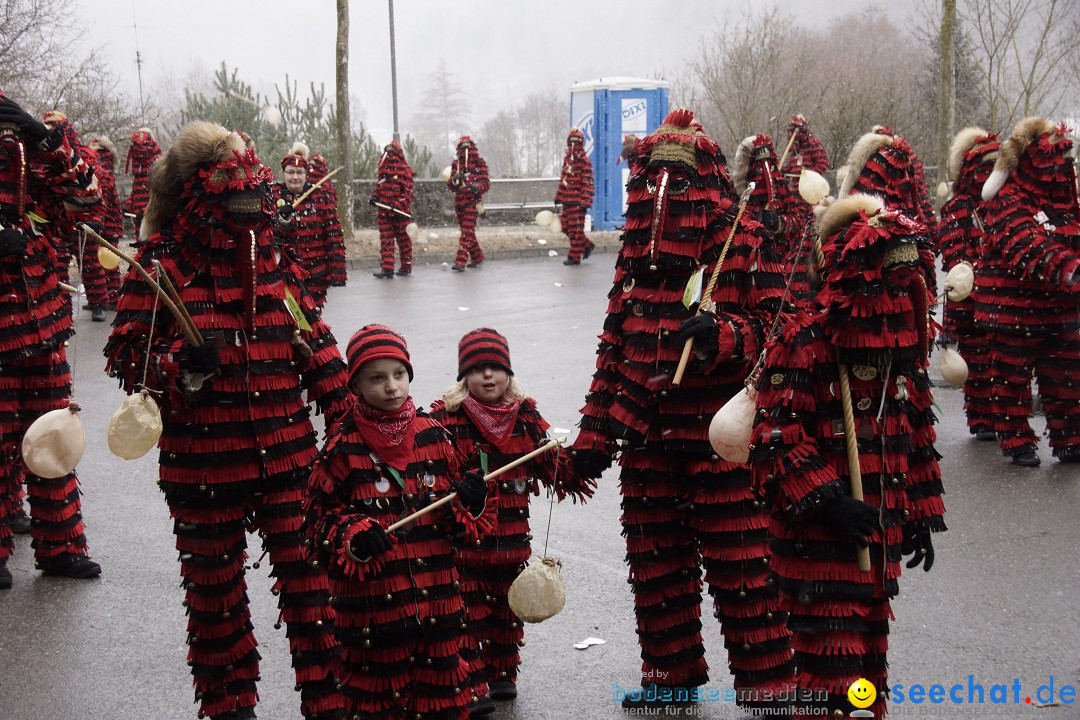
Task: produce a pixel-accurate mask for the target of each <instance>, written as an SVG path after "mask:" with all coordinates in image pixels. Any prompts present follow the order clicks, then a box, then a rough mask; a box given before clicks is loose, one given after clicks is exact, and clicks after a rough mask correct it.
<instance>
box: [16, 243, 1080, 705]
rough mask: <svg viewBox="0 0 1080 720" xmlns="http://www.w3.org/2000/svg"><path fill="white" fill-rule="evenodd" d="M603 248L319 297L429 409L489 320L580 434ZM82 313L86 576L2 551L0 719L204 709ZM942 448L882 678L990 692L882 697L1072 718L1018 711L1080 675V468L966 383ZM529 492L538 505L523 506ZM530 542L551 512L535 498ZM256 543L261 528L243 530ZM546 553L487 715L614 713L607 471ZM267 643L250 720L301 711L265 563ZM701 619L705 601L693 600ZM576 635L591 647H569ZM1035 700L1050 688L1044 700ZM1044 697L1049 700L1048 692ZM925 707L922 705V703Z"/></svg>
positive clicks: (259, 574) (160, 541)
mask: <svg viewBox="0 0 1080 720" xmlns="http://www.w3.org/2000/svg"><path fill="white" fill-rule="evenodd" d="M612 258H613V256H612V255H598V256H594V258H593V259H592V260H591V261H590V263H587V264H585V265H584V266H582V267H579V268H567V267H564V266H563V265H562V264H561V263H560V262H559V261H560V260H561V258H551V259H548V258H540V259H528V260H502V261H500V260H494V261H491V262H489V263H488V267H485V268H484V269H483V270H479V271H474V270H470V271H468V272H466V273H464V274H460V275H459V274H456V273H450V272H446V271H445V270H443V269H441V268H440V267H439V266H431V267H418V268H417V269H416V270H415V272H414V274H413V276H412V277H410V278H395V279H393V280H383V281H378V280H375V279H373V278H371V277H370V275H368V274H367V273H366V272H365V271H363V270H361V269H357V270H354V271H353V276H352V278H351V285H350V287H348V288H345V289H339V290H333V291H331V295H330V301H329V306H328V309H327V319H328V320H329V322H330V323H331V325H332V326H333V327H334V328H335V330H336V331H337V334H338V340H339V341H341V342H342V344H344V343H345V342H346V341H347V340H348V337H349V335H350V334H351V333H352V332H353V331H354V330H356V329H357V328H358V327H359V326H361V325H362V324H365V323H369V322H380V323H386V324H389V325H391V326H392V327H395V328H398V329H400V330H402V331H403V332H404V333H405V335H406V336H407V338H408V340H409V343H410V347H411V350H412V356H413V362H414V365H415V368H416V375H417V376H416V380H415V381H414V383H413V386H412V389H413V395H414V397H415V398H416V399H417V401H418V402H422V403H425V404H426V403H428V402H430V401H431V400H432V399H434V398H436V397H437V396H439V395H440V394H441V393H442V391H443V390H444V389H445V388H446V387H448V386H449V385H450V384H451V383H452V382H453V380H454V377H455V374H456V363H457V351H456V348H457V340H458V339H459V338H460V337H461V335H462V334H463V333H464V332H465V331H467V330H470V329H472V328H474V327H477V326H481V325H490V326H493V327H495V328H497V329H499V330H500V331H501V332H503V333H504V334H505V335H506V336H507V337H508V339H509V341H510V347H511V351H512V357H513V363H514V369H515V372H516V375H517V377H518V378H519V379H520V380H521V381H522V383H523V384H524V386H525V388H526V390H527V391H528V392H529V394H531V395H532V396H533V397H536V398H537V399H538V401H539V405H540V409H541V411H542V413H543V414H544V415H545V417H546V418H547V419H548V420H549V421H550V422H551V424H552V425H553V426H554V427H555V428H563V429H572V428H574V423H575V422H576V420H577V411H578V408H579V407H580V406H581V404H582V400H583V398H584V395H585V390H586V388H587V386H588V380H589V376H590V374H591V369H592V366H593V359H594V353H595V347H596V345H595V336H596V334H597V333H598V332H599V330H600V327H601V324H602V315H603V310H604V307H605V303H606V298H605V293H606V291H607V287H608V284H609V282H610V278H611V264H612ZM87 315H88V314H86V313H84V315H83V317H82V319H81V322H80V326H79V338H78V341H77V354H75V358H74V359H75V362H76V377H77V383H78V385H77V388H76V397H77V398H78V400H79V401H80V402H82V403H83V405H84V407H85V408H86V410H85V412H84V413H83V418H84V422H85V424H86V432H87V438H88V448H87V452H86V456H85V458H84V460H83V462H82V464H81V465H80V467H79V471H80V476H81V478H82V484H83V490H84V492H85V497H84V511H85V517H86V519H87V524H88V537H89V541H90V544H91V550H92V552H93V555H94V558H95V559H96V560H98V561H100V562H101V564H102V566H103V568H104V572H103V574H102V577H101V578H100V579H99V580H96V581H86V582H83V581H72V580H62V579H53V578H44V577H41V576H40V575H39V574H38V573H37V572H36V571H35V570H34V569H33V559H32V557H31V555H30V551H29V542H28V538H25V537H20V538H18V541H17V542H18V548H17V550H16V554H15V556H14V557H13V558H12V560H11V562H10V567H11V570H12V571H13V574H14V576H15V586H14V588H13V589H12V590H10V591H7V592H4V593H2V594H0V720H45V719H46V718H48V719H49V720H52V719H53V718H65V719H70V720H149V719H154V720H157V719H159V718H164V719H169V720H171V719H173V718H177V719H186V718H194V717H195V707H194V705H193V704H192V697H193V693H192V690H191V686H190V678H189V675H188V668H187V667H186V665H185V658H186V647H185V645H184V638H185V620H186V618H185V617H184V615H183V608H182V607H181V605H180V602H181V599H182V593H181V590H180V589H179V564H178V562H177V561H176V551H175V549H174V547H173V537H172V534H171V525H170V523H169V521H168V518H167V512H166V507H165V503H164V500H163V498H162V497H161V495H160V493H159V492H158V490H157V487H156V485H155V479H156V477H157V474H156V454H155V453H151V454H150V455H149V456H147V457H145V458H142V459H141V460H137V461H132V462H125V461H122V460H119V459H117V458H115V457H113V456H112V455H111V454H110V453H109V451H108V449H107V445H106V441H105V427H106V425H107V422H108V419H109V417H110V415H111V414H112V412H113V410H114V409H115V408H116V407H117V406H118V405H119V403H120V402H121V400H122V395H121V393H120V391H119V390H118V389H117V387H116V386H115V384H114V383H113V382H112V381H111V380H110V379H108V378H106V377H105V375H104V374H103V372H102V368H103V364H104V360H103V358H102V356H101V350H100V349H101V347H102V345H103V343H104V340H105V336H106V334H107V331H108V328H107V326H106V325H103V324H93V323H90V322H89V318H88V317H87ZM937 399H938V403H939V404H940V406H941V408H942V414H943V419H942V422H941V425H940V426H939V432H940V435H941V440H940V444H939V449H940V451H941V452H942V453H943V454H944V456H945V458H944V460H943V469H944V472H945V482H946V489H947V492H948V495H947V498H946V503H947V508H948V515H947V520H948V524H949V527H950V531H949V532H948V533H946V534H945V535H944V536H937V538H936V539H935V544H936V547H937V563H936V564H935V566H934V569H933V571H932V572H931V573H929V574H924V573H923V572H921V571H910V572H906V573H905V575H904V578H903V580H902V581H901V596H900V598H899V599H898V600H897V601H896V602H895V604H894V609H895V613H896V616H897V621H896V622H895V623H894V624H893V626H892V633H893V634H892V649H891V652H890V665H891V677H890V679H891V681H892V682H893V683H901V684H904V685H905V686H910V685H911V684H912V683H921V684H923V685H924V686H927V687H929V686H930V685H933V684H935V683H940V684H943V685H945V686H946V687H948V686H950V685H952V684H954V683H960V684H962V685H963V686H964V689H963V691H962V692H960V693H959V696H960V697H961V698H962V699H963V700H964V702H965V703H967V701H968V698H967V683H968V676H969V675H973V676H974V682H975V683H978V684H981V685H983V687H984V692H985V695H984V698H985V700H986V704H985V705H983V706H975V705H970V704H964V705H959V706H957V705H953V704H951V703H948V702H946V703H944V704H941V705H929V704H922V705H919V706H913V705H911V703H910V701H909V702H907V703H905V704H903V705H895V704H894V706H893V713H894V716H896V717H903V716H904V714H905V712H904V711H908V712H910V711H921V712H922V714H923V716H926V715H928V714H930V713H931V712H933V713H934V714H936V715H943V716H953V717H978V716H983V715H986V714H994V715H997V716H1000V717H1010V718H1015V717H1032V718H1035V717H1046V718H1054V719H1055V720H1057V719H1059V718H1080V710H1078V709H1076V708H1075V706H1067V707H1050V708H1045V709H1035V708H1034V707H1033V706H1031V705H1026V704H1024V702H1023V701H1024V698H1025V697H1027V696H1031V697H1032V699H1033V700H1036V697H1035V696H1034V694H1033V693H1034V691H1035V690H1036V688H1037V687H1038V686H1039V685H1042V684H1046V683H1049V681H1050V677H1051V676H1053V678H1054V683H1055V686H1056V689H1057V690H1060V689H1061V687H1062V685H1065V684H1069V685H1072V686H1074V687H1075V686H1077V685H1080V682H1078V681H1080V642H1078V640H1080V604H1078V596H1080V578H1078V570H1080V567H1078V563H1077V556H1076V548H1077V546H1078V541H1080V523H1078V522H1077V508H1080V470H1078V468H1077V467H1076V466H1071V467H1070V466H1065V465H1060V464H1058V463H1056V462H1049V460H1050V458H1049V452H1048V451H1047V450H1046V448H1045V446H1044V447H1043V448H1042V450H1041V454H1042V456H1043V461H1044V465H1043V466H1042V467H1041V468H1038V469H1034V470H1028V469H1022V468H1017V467H1013V466H1012V465H1011V464H1009V463H1008V462H1007V461H1006V460H1004V459H1003V458H1002V457H1001V456H1000V455H999V454H998V453H997V451H996V449H995V448H994V447H993V446H992V444H991V445H987V444H979V443H976V442H975V441H974V440H971V439H969V438H968V436H967V434H966V431H965V429H964V424H963V417H962V413H961V409H960V401H961V398H960V394H959V392H958V391H957V390H955V389H952V388H948V387H943V388H940V390H939V392H938V393H937ZM534 502H539V501H534ZM533 515H534V518H535V520H534V532H535V534H536V536H537V541H536V542H537V545H536V546H535V547H536V549H537V551H538V552H539V550H540V549H542V541H543V526H544V522H545V519H546V516H545V512H544V509H543V508H542V507H541V506H539V505H534V511H533ZM253 540H254V538H253ZM549 553H550V554H552V555H555V556H557V557H559V558H561V560H562V563H563V577H564V579H565V582H566V585H567V594H568V600H567V606H566V609H565V610H564V611H563V612H562V613H561V614H560V615H558V616H556V617H555V618H553V619H551V620H549V621H547V622H545V623H543V624H540V625H531V626H529V627H528V629H527V631H526V638H527V642H528V644H527V647H526V648H525V649H524V651H523V656H524V665H523V668H522V673H521V680H520V685H519V687H520V695H519V697H518V699H517V701H516V702H515V703H514V704H512V705H508V706H503V707H500V709H499V710H498V712H497V714H496V715H494V716H493V717H494V718H496V720H507V719H509V718H514V719H515V720H548V719H552V720H554V719H561V718H571V717H587V718H592V717H608V718H621V717H625V715H624V714H623V713H622V712H621V710H619V709H618V707H617V706H616V704H615V703H613V702H612V701H611V695H612V687H613V685H614V684H619V685H621V686H623V687H626V686H636V685H637V684H638V677H637V676H638V674H639V668H640V661H639V659H638V650H637V642H636V638H635V635H634V631H633V610H632V602H631V595H630V592H629V589H628V587H627V585H626V569H625V566H624V564H623V560H622V558H623V553H624V549H623V540H622V538H621V537H620V534H619V524H618V489H617V478H616V474H615V472H609V473H608V474H607V475H605V477H604V479H603V480H602V483H601V488H600V490H599V492H598V493H597V496H596V497H595V498H594V499H593V500H592V501H591V502H590V503H589V504H588V505H587V506H585V507H581V506H575V505H566V506H559V507H556V508H555V510H554V515H553V518H552V521H551V539H550V548H549ZM248 582H249V584H250V595H251V597H252V601H253V614H254V622H255V625H256V632H257V634H258V637H259V640H260V643H261V646H260V650H261V652H262V653H263V656H264V660H263V668H262V676H263V680H262V683H261V684H260V694H261V702H260V705H259V716H260V717H261V718H273V719H274V720H285V719H289V718H298V717H299V711H298V707H299V701H298V696H297V694H296V693H294V692H293V689H292V687H293V679H292V671H291V668H290V666H289V656H288V648H287V643H286V638H285V634H284V630H279V631H274V630H273V627H272V625H273V622H274V620H275V618H276V607H275V604H274V601H275V599H274V598H273V597H272V596H271V595H270V592H269V587H270V582H269V578H268V577H267V567H266V566H263V568H262V569H260V570H253V571H251V572H250V573H249V574H248ZM704 614H705V617H706V618H708V619H710V620H711V608H706V609H705V613H704ZM586 637H597V638H603V639H604V640H606V643H605V644H603V645H597V646H593V647H590V648H589V649H587V650H583V651H579V650H575V649H574V648H573V647H572V645H573V643H575V642H577V641H580V640H582V639H584V638H586ZM706 647H707V658H708V660H709V661H710V663H711V665H712V666H713V673H712V674H713V678H712V683H713V685H714V686H718V687H726V686H728V685H729V684H730V677H729V676H728V674H727V672H726V669H725V662H726V660H725V654H724V651H723V641H722V638H721V636H720V633H719V628H718V627H717V625H716V624H715V623H714V622H706ZM1014 679H1018V680H1019V681H1020V683H1021V688H1022V690H1021V693H1020V696H1019V699H1020V704H1019V705H1015V704H1014V705H1008V706H1001V705H991V704H989V702H990V699H991V686H992V685H994V684H995V683H997V684H1006V685H1008V686H1009V690H1008V699H1009V700H1011V699H1012V692H1013V690H1012V683H1013V681H1014ZM1043 699H1045V694H1044V697H1043ZM1055 699H1057V698H1055ZM685 714H686V715H695V716H698V717H705V718H740V717H742V715H741V713H739V712H738V711H737V709H736V708H735V707H734V705H732V704H731V703H722V702H721V703H716V702H712V703H700V704H698V705H697V706H695V707H694V708H693V709H692V711H690V712H687V713H685ZM931 716H934V715H931Z"/></svg>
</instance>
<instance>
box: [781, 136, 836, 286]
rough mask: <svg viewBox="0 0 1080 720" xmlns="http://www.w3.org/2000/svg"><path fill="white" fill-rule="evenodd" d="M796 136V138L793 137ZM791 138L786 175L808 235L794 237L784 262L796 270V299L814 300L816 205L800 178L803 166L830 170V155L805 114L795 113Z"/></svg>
mask: <svg viewBox="0 0 1080 720" xmlns="http://www.w3.org/2000/svg"><path fill="white" fill-rule="evenodd" d="M792 137H794V140H792ZM787 138H788V142H790V143H791V150H790V151H789V153H788V159H787V160H786V161H785V162H784V169H783V174H784V177H785V178H786V179H787V180H788V182H789V183H791V185H792V188H793V190H794V191H795V192H794V193H793V194H794V195H795V199H796V201H797V202H798V203H799V206H798V207H799V212H798V213H797V215H798V217H799V218H800V222H802V223H803V226H802V227H803V230H804V232H805V235H799V236H798V237H797V238H793V240H794V242H793V243H792V245H791V249H790V251H789V252H788V254H787V257H785V258H784V264H785V265H786V266H787V267H788V269H789V270H793V271H794V274H793V275H792V279H791V294H792V297H794V298H795V301H796V302H811V301H812V297H813V294H814V293H813V290H812V289H811V280H810V274H811V270H810V268H811V267H812V266H813V264H814V258H813V249H814V238H815V237H816V236H815V230H814V209H813V208H811V207H810V206H809V205H807V204H806V203H805V202H804V201H803V199H802V197H801V196H800V195H799V193H798V183H799V178H800V176H801V174H802V170H803V168H806V169H807V170H812V171H813V172H816V173H818V174H820V175H824V174H825V173H827V172H828V171H829V156H828V154H827V153H826V152H825V146H824V145H822V143H821V140H819V139H818V137H817V136H816V135H814V133H813V131H812V130H810V124H809V123H808V122H807V121H806V118H805V117H803V116H802V115H794V116H792V118H791V124H789V125H788V129H787Z"/></svg>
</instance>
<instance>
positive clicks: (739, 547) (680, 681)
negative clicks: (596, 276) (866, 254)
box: [572, 109, 791, 708]
mask: <svg viewBox="0 0 1080 720" xmlns="http://www.w3.org/2000/svg"><path fill="white" fill-rule="evenodd" d="M627 192H628V198H629V205H628V208H627V212H626V229H625V231H624V233H623V236H622V248H621V249H620V250H619V257H618V259H617V261H616V264H615V266H616V269H615V280H614V283H613V286H612V289H611V291H610V292H609V294H608V297H609V303H608V310H607V319H606V320H605V323H604V330H603V333H602V334H601V335H600V346H599V349H598V351H597V354H598V358H597V364H596V367H597V370H596V373H595V375H593V380H592V383H591V386H590V388H589V394H588V396H587V397H586V400H585V407H584V408H583V410H582V412H583V417H582V420H581V432H580V433H579V435H578V437H577V438H576V439H575V441H574V444H573V450H572V459H573V462H574V464H575V467H576V468H577V470H578V472H580V473H581V474H582V475H583V476H586V477H593V478H595V477H598V476H599V475H600V474H601V473H602V472H603V470H604V469H606V468H607V467H608V466H609V465H610V464H611V461H612V458H613V456H614V455H615V453H616V452H617V451H619V450H620V446H621V455H620V457H619V464H620V465H621V485H620V492H621V494H622V518H621V522H622V526H623V534H624V535H625V536H626V550H627V553H626V558H627V561H628V562H629V565H630V579H629V582H630V585H631V588H632V590H633V593H634V612H635V616H636V618H637V633H638V639H639V643H640V645H641V657H642V678H643V688H642V689H641V691H638V690H630V691H628V692H627V694H626V699H625V701H624V706H626V707H628V708H636V707H639V706H640V705H641V704H642V703H649V702H651V698H652V697H653V695H652V692H653V688H652V686H653V685H655V686H657V690H656V693H657V697H658V698H667V699H668V700H671V699H673V698H678V697H683V695H682V693H683V691H685V690H686V689H692V688H695V687H698V686H701V685H704V684H705V683H706V682H707V681H708V665H707V664H706V662H705V657H704V655H705V648H704V645H703V642H702V636H701V620H700V615H701V590H702V568H704V581H705V582H706V583H708V585H709V593H710V594H711V595H712V596H713V607H714V609H715V611H714V615H715V616H716V617H717V618H720V620H721V626H720V629H721V631H722V632H723V634H724V636H725V646H726V647H727V649H728V666H729V668H730V669H731V672H732V673H733V675H734V685H735V688H736V689H737V690H739V691H743V690H746V691H749V692H745V693H744V692H740V698H739V702H740V704H742V705H753V704H755V696H756V698H757V699H760V697H761V696H760V695H757V693H756V692H755V691H760V692H765V691H768V690H772V691H777V692H782V691H783V690H784V689H786V688H787V686H788V684H789V683H790V680H791V664H790V663H791V650H790V648H789V647H788V632H787V630H786V628H785V620H786V618H785V617H784V615H783V613H780V612H778V611H777V610H776V607H775V604H776V602H777V597H776V595H777V593H776V586H775V583H773V582H772V581H771V580H770V579H769V564H768V555H769V550H768V531H767V516H766V514H765V513H764V510H763V508H761V507H760V503H759V502H758V501H757V500H756V499H755V498H754V497H753V495H752V493H751V489H750V471H749V470H748V469H747V467H746V466H745V465H738V464H735V463H729V462H726V461H724V460H722V459H721V458H720V457H719V456H718V455H716V454H715V453H714V452H713V450H712V447H711V446H710V445H709V440H708V426H709V420H710V419H711V418H712V415H713V413H715V412H716V411H717V410H718V409H719V408H720V407H721V406H722V405H724V403H725V402H727V401H728V400H729V399H730V398H732V397H733V396H734V395H735V394H736V393H738V392H740V391H741V390H742V389H743V381H744V379H745V378H746V376H747V375H748V374H749V371H750V364H751V363H752V361H753V359H754V358H756V357H757V355H758V352H759V351H760V348H761V345H762V342H763V341H764V339H765V338H764V336H765V331H766V328H768V326H769V323H770V321H771V320H772V317H773V314H774V313H775V312H776V311H777V310H778V309H779V304H780V297H781V295H782V294H783V283H784V279H783V273H782V266H781V261H780V257H779V256H778V255H777V254H776V253H775V251H774V249H773V246H772V243H771V242H770V241H769V236H768V233H767V232H766V231H765V229H764V228H763V227H762V226H761V224H760V223H759V222H757V221H756V220H754V219H753V218H752V217H747V216H745V215H744V216H743V219H742V221H741V222H740V225H739V227H738V230H737V232H736V233H735V235H734V239H733V244H732V246H731V248H730V251H729V253H728V255H727V257H726V259H725V261H724V265H723V268H722V271H721V273H720V275H719V281H718V282H717V285H716V288H715V291H714V293H713V294H712V296H711V297H710V298H708V300H710V301H711V304H712V309H711V310H710V311H708V312H703V313H701V314H698V315H693V314H692V313H691V312H690V311H689V310H687V308H686V307H685V306H684V305H683V303H682V298H683V292H684V289H685V288H686V286H687V284H688V282H689V281H690V279H691V277H692V276H693V275H694V274H695V273H696V272H697V271H698V269H699V268H702V267H703V268H704V269H705V272H706V277H708V276H709V273H710V272H711V270H712V266H713V265H714V264H715V263H716V261H717V259H718V258H719V255H720V254H721V252H722V247H723V245H724V241H725V239H726V237H727V235H728V230H729V228H730V226H731V223H732V219H733V218H734V216H735V214H736V204H737V203H736V200H735V197H734V194H733V192H732V188H731V184H730V182H729V180H728V177H727V173H726V170H725V168H724V156H723V154H722V153H721V152H720V148H719V147H717V145H716V144H715V143H714V142H713V141H712V140H710V139H709V138H708V137H707V136H706V135H705V133H704V132H703V131H702V129H701V126H700V125H698V124H697V123H696V121H694V115H693V113H692V112H690V111H689V110H686V109H679V110H675V111H674V112H672V113H670V114H669V115H668V116H667V118H666V119H665V120H664V123H663V124H662V125H661V126H660V127H659V128H658V129H657V130H656V131H655V132H653V133H652V134H651V135H649V136H648V137H646V138H644V139H643V140H641V141H639V143H638V145H637V157H636V159H635V162H634V165H633V166H632V168H631V176H630V181H629V183H628V184H627ZM690 339H693V341H694V353H693V356H692V359H691V361H690V364H689V367H688V369H687V372H686V376H685V377H684V378H683V379H682V383H681V384H680V385H679V386H678V387H673V386H672V377H673V375H674V373H675V370H676V366H677V365H678V363H679V357H680V355H681V354H682V349H683V347H684V344H685V342H686V341H687V340H690ZM658 702H663V700H662V699H660V700H658Z"/></svg>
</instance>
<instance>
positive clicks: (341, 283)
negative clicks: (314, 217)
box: [307, 153, 349, 287]
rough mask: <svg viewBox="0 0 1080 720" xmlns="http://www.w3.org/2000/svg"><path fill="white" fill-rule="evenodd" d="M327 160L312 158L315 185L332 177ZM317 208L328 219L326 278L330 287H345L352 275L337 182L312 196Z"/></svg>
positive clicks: (311, 180)
mask: <svg viewBox="0 0 1080 720" xmlns="http://www.w3.org/2000/svg"><path fill="white" fill-rule="evenodd" d="M329 172H330V171H329V168H328V167H327V165H326V158H324V157H323V156H322V155H320V154H319V153H312V154H311V157H309V158H308V167H307V179H308V182H309V183H311V184H312V185H316V184H318V182H319V181H320V180H322V179H323V178H324V177H326V176H327V175H328V174H329ZM312 202H314V203H315V209H316V210H317V211H318V212H319V213H321V214H322V215H323V217H325V218H326V225H327V231H326V256H327V270H326V277H327V282H328V283H329V284H330V287H345V285H346V283H347V281H348V278H349V275H348V268H347V267H346V262H345V233H344V232H343V231H342V229H341V219H340V218H339V217H338V197H337V187H336V186H335V185H334V181H333V179H330V180H327V181H326V182H324V183H323V184H322V185H319V187H318V188H316V190H315V192H314V193H312Z"/></svg>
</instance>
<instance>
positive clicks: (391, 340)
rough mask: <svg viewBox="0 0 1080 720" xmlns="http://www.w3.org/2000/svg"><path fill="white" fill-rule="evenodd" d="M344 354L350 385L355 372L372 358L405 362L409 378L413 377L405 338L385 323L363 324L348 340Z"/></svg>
mask: <svg viewBox="0 0 1080 720" xmlns="http://www.w3.org/2000/svg"><path fill="white" fill-rule="evenodd" d="M345 356H346V357H347V358H348V361H349V384H350V385H351V384H352V381H353V378H354V377H356V373H358V372H360V368H362V367H364V365H366V364H367V363H369V362H371V361H372V360H381V359H384V358H387V359H390V360H400V361H401V362H403V363H405V369H406V370H408V371H409V380H410V381H412V379H413V367H412V362H411V361H410V360H409V346H408V345H407V344H406V343H405V338H403V337H402V336H401V335H399V334H398V333H396V332H394V331H393V330H391V329H390V328H388V327H386V326H385V325H365V326H364V327H362V328H360V329H359V330H357V331H356V333H355V334H354V335H353V336H352V338H351V339H350V340H349V347H348V349H347V350H346V351H345Z"/></svg>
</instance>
